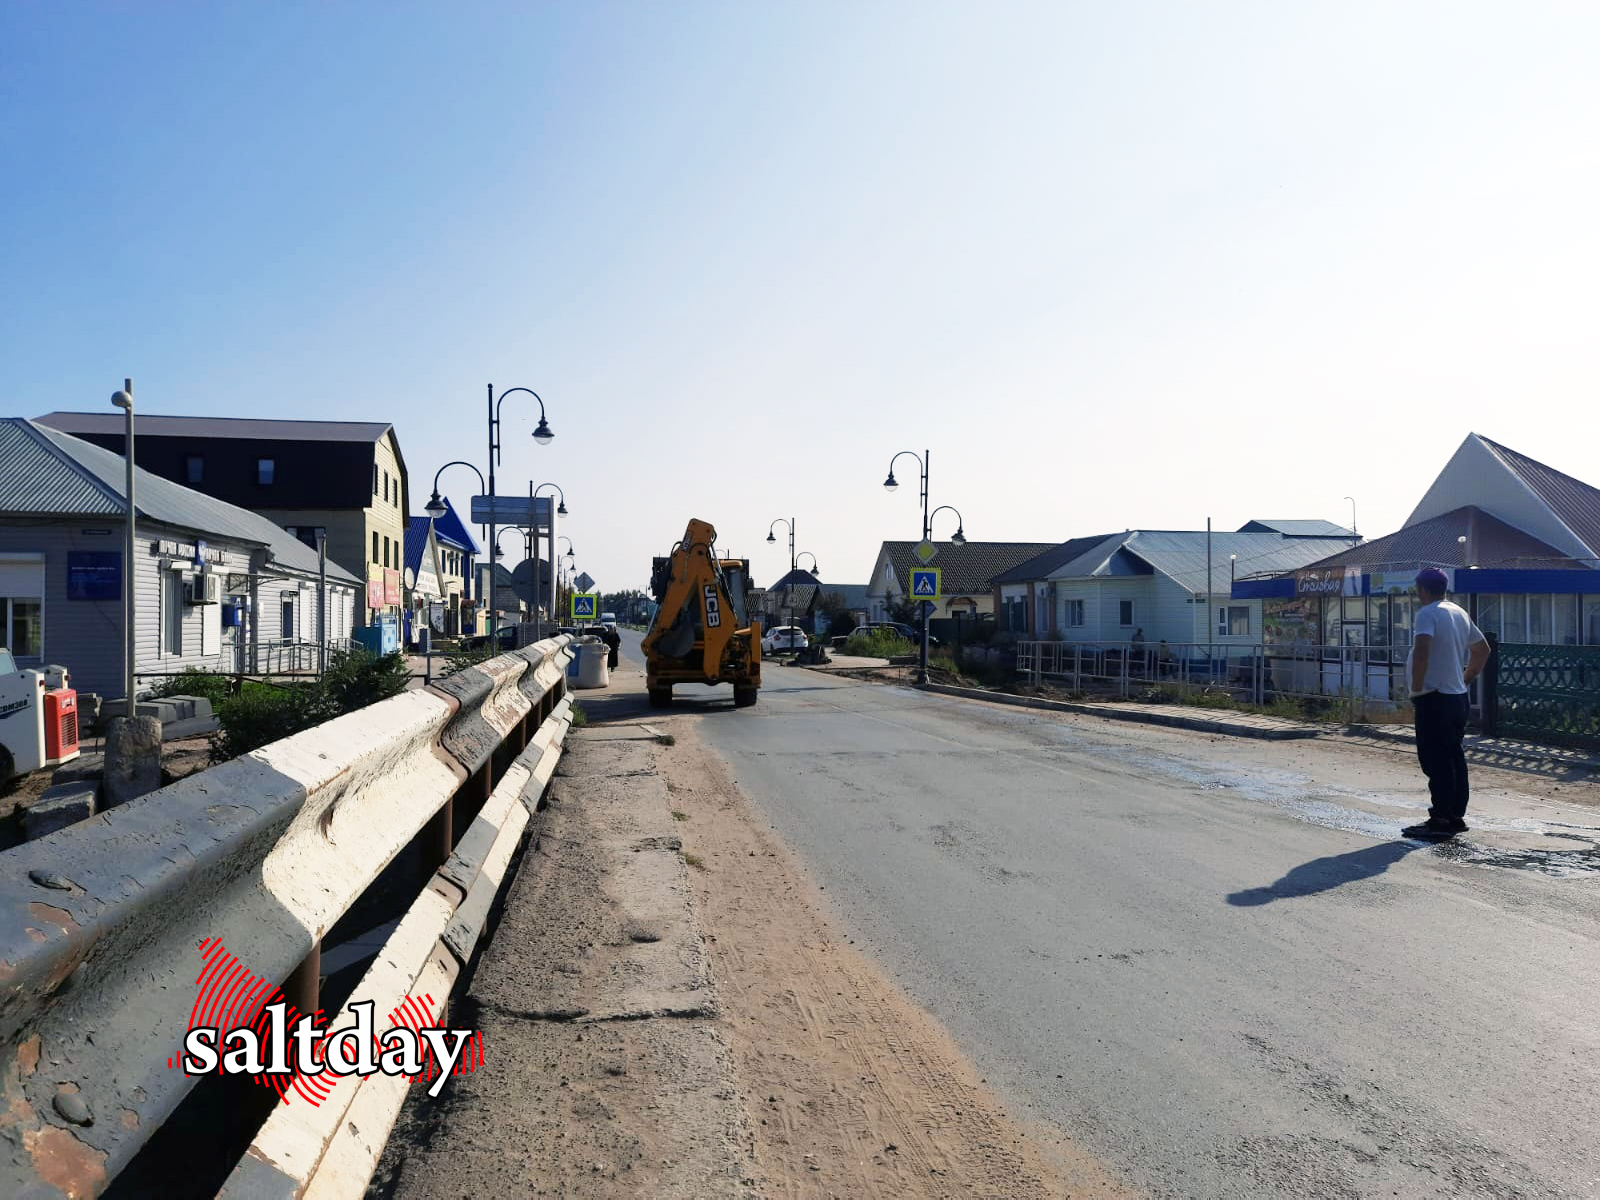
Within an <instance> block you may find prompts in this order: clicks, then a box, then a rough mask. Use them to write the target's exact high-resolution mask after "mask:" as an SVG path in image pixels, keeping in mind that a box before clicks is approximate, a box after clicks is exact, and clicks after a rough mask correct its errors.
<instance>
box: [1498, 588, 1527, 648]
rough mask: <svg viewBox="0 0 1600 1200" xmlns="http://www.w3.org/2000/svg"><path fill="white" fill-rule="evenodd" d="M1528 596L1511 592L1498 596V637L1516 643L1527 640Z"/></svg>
mask: <svg viewBox="0 0 1600 1200" xmlns="http://www.w3.org/2000/svg"><path fill="white" fill-rule="evenodd" d="M1527 613H1528V598H1527V597H1526V596H1522V595H1516V594H1514V593H1511V592H1507V593H1505V594H1504V595H1503V596H1501V598H1500V637H1501V639H1502V640H1503V641H1507V642H1510V643H1512V645H1516V644H1517V643H1518V642H1526V641H1527V640H1528V622H1527Z"/></svg>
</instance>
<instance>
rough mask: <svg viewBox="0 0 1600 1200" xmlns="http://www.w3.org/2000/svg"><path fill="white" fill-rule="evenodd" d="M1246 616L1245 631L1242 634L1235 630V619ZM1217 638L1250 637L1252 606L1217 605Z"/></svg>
mask: <svg viewBox="0 0 1600 1200" xmlns="http://www.w3.org/2000/svg"><path fill="white" fill-rule="evenodd" d="M1240 613H1243V614H1244V631H1243V632H1242V633H1241V632H1239V631H1238V630H1236V629H1234V627H1233V622H1234V618H1235V617H1236V616H1238V614H1240ZM1217 636H1218V637H1243V638H1247V637H1249V636H1250V606H1249V605H1248V604H1219V605H1217Z"/></svg>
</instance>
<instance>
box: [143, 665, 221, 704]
mask: <svg viewBox="0 0 1600 1200" xmlns="http://www.w3.org/2000/svg"><path fill="white" fill-rule="evenodd" d="M232 694H233V681H232V680H230V679H229V678H228V677H227V676H226V675H218V674H216V673H215V672H213V671H202V670H199V669H198V668H196V667H189V668H187V669H186V670H185V671H184V672H183V674H182V675H175V676H171V677H169V678H167V679H163V680H162V681H161V682H160V683H158V684H156V686H155V687H153V688H151V689H150V695H151V697H152V698H153V699H156V700H160V699H162V698H163V697H166V696H204V697H205V698H206V699H207V700H209V701H211V707H212V710H213V711H215V710H216V709H217V708H218V707H219V706H220V705H221V704H222V702H223V701H224V700H227V699H228V697H229V696H231V695H232Z"/></svg>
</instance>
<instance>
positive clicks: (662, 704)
mask: <svg viewBox="0 0 1600 1200" xmlns="http://www.w3.org/2000/svg"><path fill="white" fill-rule="evenodd" d="M650 707H651V708H671V707H672V689H671V688H670V687H664V688H651V689H650Z"/></svg>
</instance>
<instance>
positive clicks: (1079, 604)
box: [1067, 600, 1083, 629]
mask: <svg viewBox="0 0 1600 1200" xmlns="http://www.w3.org/2000/svg"><path fill="white" fill-rule="evenodd" d="M1067 624H1068V626H1070V627H1072V628H1074V629H1082V628H1083V601H1082V600H1068V601H1067Z"/></svg>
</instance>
